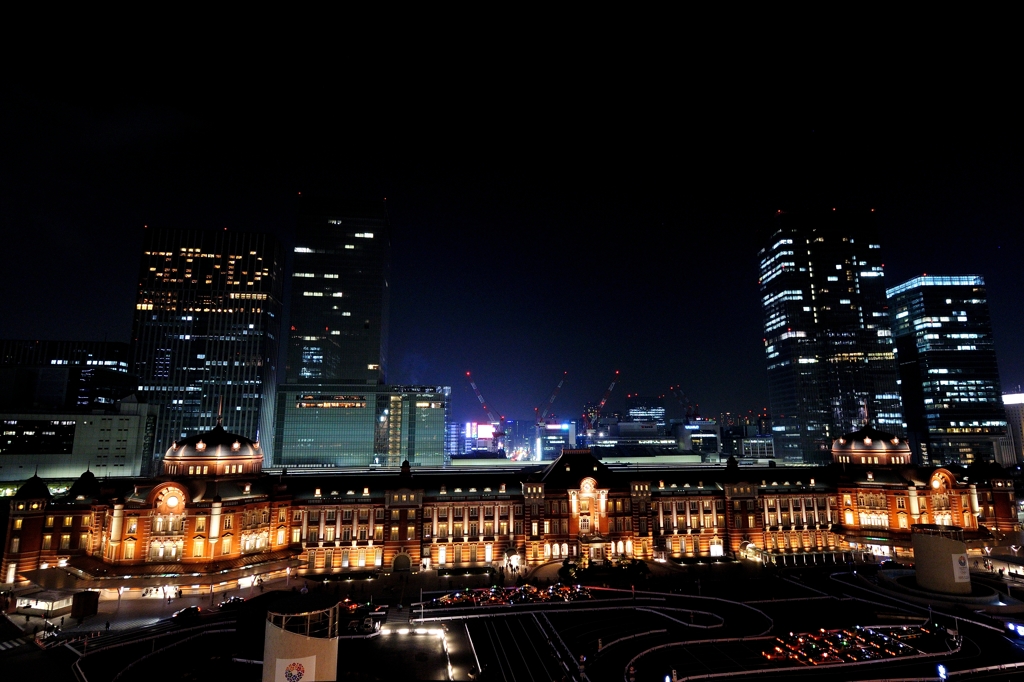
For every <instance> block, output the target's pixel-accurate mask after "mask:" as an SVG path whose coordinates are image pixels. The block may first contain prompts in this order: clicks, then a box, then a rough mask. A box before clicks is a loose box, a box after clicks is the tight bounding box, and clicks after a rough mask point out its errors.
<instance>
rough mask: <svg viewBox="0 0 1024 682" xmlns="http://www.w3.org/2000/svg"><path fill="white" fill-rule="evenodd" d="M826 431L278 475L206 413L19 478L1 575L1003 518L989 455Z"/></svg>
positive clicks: (659, 545)
mask: <svg viewBox="0 0 1024 682" xmlns="http://www.w3.org/2000/svg"><path fill="white" fill-rule="evenodd" d="M842 441H844V442H839V441H837V443H836V448H835V451H834V457H835V459H836V460H837V461H836V463H835V464H833V465H832V466H828V467H818V468H783V467H779V468H773V467H768V468H749V469H748V468H743V469H740V468H738V467H735V466H727V467H724V468H720V469H688V468H682V467H676V468H666V469H664V470H651V469H645V470H639V471H638V470H636V469H635V468H633V469H630V468H628V467H615V466H608V465H605V464H602V463H601V462H600V461H599V460H598V459H596V458H594V457H593V456H592V455H591V453H590V451H589V450H565V451H563V453H562V455H561V457H559V458H558V459H557V460H555V461H553V462H550V463H548V464H546V465H539V466H536V467H533V468H526V469H498V470H480V471H476V470H455V471H452V470H422V471H417V472H415V473H413V472H412V470H411V468H410V467H409V466H408V465H405V466H403V467H402V469H401V472H400V473H395V472H394V471H391V472H379V471H370V470H366V471H363V472H359V471H355V470H353V471H351V472H346V473H337V472H332V473H330V474H317V473H310V474H303V475H294V474H289V475H282V474H273V473H265V472H263V471H262V464H263V453H262V451H261V449H260V444H259V443H256V442H253V441H251V440H248V439H246V438H243V437H241V436H237V435H234V434H231V433H228V432H227V431H225V430H224V429H222V428H219V427H218V428H215V429H213V430H212V431H208V432H205V433H201V434H199V435H196V436H192V437H190V438H187V439H184V440H182V441H180V442H176V443H174V444H173V445H172V446H171V448H170V449H169V450H168V452H167V453H166V455H165V457H164V461H163V467H164V474H163V475H162V476H161V477H158V478H151V479H109V480H106V481H100V480H98V479H97V478H96V477H95V476H94V475H92V474H91V473H86V474H83V475H82V477H81V478H80V479H79V480H78V481H77V482H76V483H75V484H74V485H73V486H72V488H71V489H70V490H69V491H68V492H67V493H66V494H64V495H62V496H60V497H56V498H54V497H51V495H50V493H49V491H48V490H47V488H46V485H45V483H44V482H43V481H42V480H41V479H39V478H37V477H33V478H32V479H30V480H29V481H28V482H26V483H25V484H24V485H22V487H21V488H20V489H19V491H18V493H17V494H16V495H15V497H14V498H13V499H12V500H11V502H10V504H11V505H12V508H11V515H10V522H9V525H8V529H7V543H6V546H5V548H4V554H3V564H2V568H0V571H2V577H3V579H4V582H7V583H11V582H14V581H15V580H16V578H17V576H18V574H22V575H25V574H26V573H27V572H29V571H32V570H34V569H38V568H41V567H45V566H48V565H54V564H57V565H67V566H68V567H69V568H71V569H73V570H76V571H77V572H79V573H80V575H82V576H83V577H87V578H88V577H90V576H91V577H95V578H101V577H102V576H104V575H106V574H107V573H108V572H109V573H110V574H113V575H117V576H128V577H133V578H141V579H146V578H149V579H151V580H154V581H155V580H163V581H166V580H167V576H168V575H170V576H176V575H180V574H186V575H189V576H190V577H188V578H187V579H186V580H187V582H188V583H189V584H190V585H198V586H205V589H213V588H212V587H211V585H214V586H216V589H231V588H232V587H234V586H235V585H236V584H237V581H238V579H239V577H241V575H242V574H241V573H240V570H241V569H242V568H244V569H253V570H255V571H256V572H258V573H260V574H267V573H273V572H275V571H283V570H284V569H285V567H286V566H288V567H294V568H295V569H296V570H297V572H298V573H299V574H300V575H324V574H343V573H345V572H351V571H368V570H374V569H377V568H379V569H382V570H403V569H407V568H412V569H414V570H415V569H418V568H420V567H421V566H423V565H427V566H429V567H430V568H437V567H449V568H455V567H458V568H468V567H472V566H487V565H492V564H497V563H499V562H500V563H504V562H505V561H514V562H518V563H525V564H529V565H536V564H539V563H542V562H544V561H548V560H560V559H562V558H565V557H568V558H574V557H577V558H578V557H581V556H584V555H585V556H587V557H588V558H589V559H590V560H593V561H605V560H608V559H609V558H618V557H621V556H629V557H638V558H643V559H659V558H665V559H672V558H675V559H683V558H686V557H714V556H719V555H727V554H736V555H739V556H746V557H749V558H755V559H760V560H762V561H765V562H770V563H783V562H785V563H820V562H824V561H835V560H837V559H838V558H839V557H841V555H842V554H843V553H847V552H851V551H853V552H859V553H860V552H862V553H872V554H876V555H890V556H891V555H900V554H906V553H909V552H910V547H911V541H910V526H911V525H913V524H917V523H942V524H951V525H957V526H960V527H962V528H963V529H964V537H965V540H966V541H967V544H968V546H969V548H971V550H972V551H981V549H982V548H983V547H992V546H996V545H1000V544H1009V543H1010V542H1011V541H1012V539H1011V538H1012V537H1014V535H1015V531H1018V530H1019V525H1018V523H1017V520H1016V514H1015V511H1014V500H1013V486H1012V484H1011V482H1010V481H1009V480H1008V479H1004V478H1002V477H1001V475H1000V473H999V472H1001V471H1002V470H1001V469H998V468H994V469H992V470H991V471H992V472H995V473H994V474H993V475H992V476H991V477H989V478H979V480H974V479H975V478H976V477H977V476H976V474H977V471H976V470H972V472H971V481H970V482H968V481H967V480H966V477H965V475H964V472H965V471H966V470H963V469H957V470H956V471H955V472H954V471H952V470H949V469H942V468H940V469H922V468H916V467H912V466H900V465H890V466H886V465H884V464H883V463H882V460H881V459H879V460H878V462H877V463H876V462H875V461H874V458H876V457H878V456H879V455H878V454H877V453H878V452H881V451H882V450H881V447H882V446H880V445H879V444H878V443H879V441H883V442H886V443H888V445H886V446H885V447H886V448H887V449H886V450H885V452H887V453H888V457H889V458H890V462H891V461H893V458H896V457H903V456H906V453H907V452H908V450H907V449H906V446H905V444H902V443H901V442H899V439H898V438H896V437H895V436H892V435H891V434H884V433H881V432H871V433H870V434H866V433H865V432H856V433H853V434H848V435H847V436H844V438H843V439H842ZM866 441H870V442H866ZM894 441H895V442H894ZM862 458H863V459H862ZM869 458H870V461H869ZM251 574H252V570H250V571H249V573H248V575H251ZM119 579H120V578H119ZM142 584H145V583H142ZM225 585H226V588H225V587H224V586H225Z"/></svg>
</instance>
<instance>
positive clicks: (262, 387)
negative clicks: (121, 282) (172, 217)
mask: <svg viewBox="0 0 1024 682" xmlns="http://www.w3.org/2000/svg"><path fill="white" fill-rule="evenodd" d="M143 241H144V244H143V255H142V267H141V269H140V271H139V295H138V300H137V302H136V305H135V322H134V325H133V329H132V360H131V367H130V369H131V371H133V372H134V373H135V374H136V375H137V376H138V377H139V392H140V395H142V396H143V397H144V399H145V400H147V401H148V402H151V403H156V404H159V405H161V410H160V419H159V422H158V425H157V433H156V437H155V439H154V454H155V455H159V454H162V453H163V452H165V451H166V450H167V449H168V448H169V447H170V446H171V445H172V443H174V441H176V440H178V439H180V438H183V437H185V436H188V435H192V434H194V433H196V432H198V431H200V430H205V429H208V428H210V427H212V426H213V425H214V424H215V423H216V420H217V415H218V412H221V413H222V414H223V424H224V428H225V429H227V430H228V431H230V432H232V433H240V434H244V435H247V436H250V437H252V438H256V439H263V441H264V447H263V450H264V452H271V451H272V447H273V442H272V441H273V427H274V410H275V408H276V400H275V392H276V383H277V361H278V349H279V343H280V342H279V339H280V325H281V297H282V287H283V262H284V259H283V250H282V249H281V246H280V244H279V242H278V241H277V239H276V238H275V237H273V236H271V235H267V234H259V233H255V232H233V231H227V230H223V231H209V230H172V229H153V228H149V229H147V230H146V231H145V237H144V240H143ZM250 434H251V435H250Z"/></svg>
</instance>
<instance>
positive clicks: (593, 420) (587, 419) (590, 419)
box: [583, 370, 619, 430]
mask: <svg viewBox="0 0 1024 682" xmlns="http://www.w3.org/2000/svg"><path fill="white" fill-rule="evenodd" d="M618 382H619V370H615V375H614V376H613V377H612V383H610V384H608V390H607V391H605V392H604V397H603V398H601V402H599V403H598V404H597V409H596V410H594V413H593V414H592V415H588V414H584V415H583V428H584V430H586V429H592V428H594V425H595V424H597V420H598V419H599V418H600V417H601V410H603V409H604V406H605V403H607V402H608V398H610V397H611V395H612V391H613V390H614V389H615V384H617V383H618Z"/></svg>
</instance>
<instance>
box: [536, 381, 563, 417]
mask: <svg viewBox="0 0 1024 682" xmlns="http://www.w3.org/2000/svg"><path fill="white" fill-rule="evenodd" d="M567 376H569V373H568V372H562V378H561V379H560V380H559V381H558V385H557V386H555V390H554V392H552V393H551V397H550V398H548V402H547V404H546V405H544V411H543V412H541V409H540V408H539V407H535V408H533V413H534V415H535V416H536V417H537V426H540V425H541V424H543V423H544V418H545V417H547V416H548V412H550V411H551V406H552V405H554V404H555V398H557V397H558V392H559V391H561V390H562V384H564V383H565V378H566V377H567Z"/></svg>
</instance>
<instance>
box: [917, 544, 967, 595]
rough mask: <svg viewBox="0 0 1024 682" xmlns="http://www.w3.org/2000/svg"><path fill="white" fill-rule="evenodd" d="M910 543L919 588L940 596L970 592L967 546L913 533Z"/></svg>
mask: <svg viewBox="0 0 1024 682" xmlns="http://www.w3.org/2000/svg"><path fill="white" fill-rule="evenodd" d="M911 541H912V542H913V545H914V568H915V569H916V570H917V584H918V585H919V586H920V587H922V588H923V589H926V590H931V591H933V592H941V593H943V594H970V593H971V577H970V567H969V565H968V563H967V545H965V544H964V543H963V542H960V541H959V540H953V539H950V538H944V537H940V536H938V535H927V534H924V533H913V534H912V535H911ZM961 559H962V560H963V565H962V566H961V565H960V560H961ZM965 578H966V579H965Z"/></svg>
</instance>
